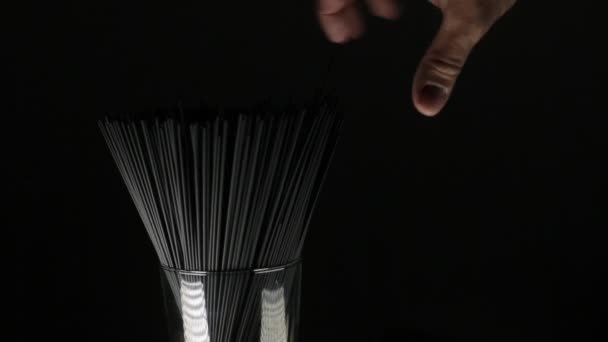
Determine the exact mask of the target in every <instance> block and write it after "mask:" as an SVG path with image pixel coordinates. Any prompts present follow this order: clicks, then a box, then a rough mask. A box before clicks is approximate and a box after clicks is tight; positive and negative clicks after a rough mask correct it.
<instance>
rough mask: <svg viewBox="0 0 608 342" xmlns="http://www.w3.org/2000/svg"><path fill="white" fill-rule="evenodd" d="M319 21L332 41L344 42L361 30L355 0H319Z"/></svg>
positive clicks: (359, 16) (361, 23)
mask: <svg viewBox="0 0 608 342" xmlns="http://www.w3.org/2000/svg"><path fill="white" fill-rule="evenodd" d="M318 14H319V22H320V24H321V27H322V28H323V31H324V32H325V35H326V36H327V38H328V39H329V40H331V41H332V42H334V43H344V42H347V41H349V40H351V39H354V38H357V37H359V36H360V35H361V33H362V32H363V20H362V18H361V13H359V8H357V3H356V0H319V2H318Z"/></svg>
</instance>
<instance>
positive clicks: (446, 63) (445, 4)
mask: <svg viewBox="0 0 608 342" xmlns="http://www.w3.org/2000/svg"><path fill="white" fill-rule="evenodd" d="M430 1H431V3H432V4H433V5H435V6H436V7H438V8H439V9H440V10H441V12H442V13H443V21H442V23H441V27H440V28H439V32H438V33H437V35H436V36H435V39H434V41H433V43H432V44H431V46H430V48H429V49H428V51H427V52H426V54H425V55H424V57H423V58H422V61H421V62H420V65H419V66H418V70H417V71H416V75H415V77H414V83H413V86H412V98H413V101H414V105H415V106H416V108H417V109H418V111H419V112H420V113H422V114H424V115H427V116H433V115H436V114H437V113H439V111H441V109H442V108H443V107H444V106H445V104H446V102H447V101H448V98H449V96H450V94H451V92H452V89H453V87H454V84H455V83H456V79H457V78H458V75H459V74H460V71H461V70H462V68H463V66H464V64H465V62H466V60H467V57H468V56H469V53H470V52H471V50H472V49H473V47H474V46H475V45H476V44H477V43H478V42H479V40H480V39H481V38H482V37H483V36H484V35H485V34H486V32H488V30H489V29H490V27H491V26H492V25H493V24H494V23H495V22H496V21H497V20H498V19H499V18H500V17H501V16H502V15H503V14H505V13H506V12H507V11H508V10H509V9H510V8H511V7H512V6H513V5H514V4H515V1H516V0H430ZM366 3H367V6H368V7H369V9H370V10H371V12H372V13H373V14H374V15H376V16H379V17H382V18H386V19H396V18H398V17H399V15H400V10H399V7H398V6H397V4H396V2H395V0H367V1H366ZM358 5H359V4H358V3H357V0H318V13H319V21H320V23H321V27H322V28H323V30H324V31H325V34H326V35H327V38H328V39H329V40H331V41H333V42H335V43H346V42H348V41H349V40H352V39H356V38H358V37H359V36H360V35H361V34H362V33H363V20H362V17H361V13H360V12H359V6H358Z"/></svg>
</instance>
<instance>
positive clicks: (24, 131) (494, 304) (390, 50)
mask: <svg viewBox="0 0 608 342" xmlns="http://www.w3.org/2000/svg"><path fill="white" fill-rule="evenodd" d="M575 6H576V7H575ZM24 7H25V8H21V9H15V10H11V11H7V14H9V16H13V13H14V14H15V15H16V16H17V17H16V18H17V19H18V20H16V21H17V22H16V23H15V24H11V25H9V26H10V28H9V31H10V32H11V33H14V34H11V35H10V38H9V41H8V45H6V44H5V47H8V48H6V49H5V50H4V54H8V55H9V57H13V58H12V59H11V64H10V65H9V70H10V75H11V77H9V81H13V80H14V86H13V87H11V89H16V93H15V94H9V95H10V98H11V99H12V100H13V101H14V102H9V113H8V115H6V118H7V119H14V118H16V119H17V121H18V122H17V123H16V124H14V125H11V124H7V125H4V126H3V131H4V133H3V137H4V138H5V139H6V140H7V141H6V143H4V147H5V151H6V153H5V154H4V155H5V158H4V160H6V161H7V162H6V166H3V169H6V170H8V171H9V176H8V177H7V178H5V182H6V186H7V188H8V191H7V192H5V194H6V195H5V196H6V198H7V201H6V203H7V204H6V205H5V206H4V209H3V211H5V212H6V213H8V214H12V215H9V216H14V218H15V220H12V222H10V223H9V224H8V225H7V229H5V231H6V232H7V234H11V235H12V234H13V233H16V235H15V236H14V237H15V238H14V240H13V242H14V243H13V245H14V247H15V248H16V252H17V253H16V259H15V260H16V261H11V260H9V264H10V265H15V266H16V270H15V271H14V272H11V273H7V275H6V277H7V279H8V280H7V281H8V282H10V283H12V284H15V285H16V289H15V291H13V292H11V294H14V296H12V295H11V296H9V297H14V298H11V299H14V300H16V304H17V311H16V312H17V316H18V320H19V321H20V322H21V323H24V328H19V336H21V338H22V339H18V340H31V339H33V338H34V337H42V338H43V340H50V339H51V338H52V339H53V340H54V339H55V338H56V337H59V340H72V339H74V340H78V341H83V340H86V341H165V340H166V337H165V326H164V316H163V308H162V302H161V294H160V284H159V274H158V270H157V265H156V257H155V255H154V251H153V250H152V247H151V244H150V243H149V242H148V240H147V237H146V235H145V231H144V229H143V227H142V225H141V223H140V221H139V218H138V217H137V213H136V210H135V209H134V207H133V206H132V204H131V202H130V199H129V197H128V194H127V191H126V189H125V188H124V186H123V185H122V181H121V179H120V177H119V175H118V172H117V171H116V169H115V167H114V164H113V162H112V160H111V158H110V155H109V153H108V151H107V150H106V148H105V146H104V144H103V141H102V139H101V136H100V134H99V132H98V131H97V127H96V120H97V119H99V118H101V116H102V115H104V114H105V113H107V112H113V111H119V112H124V111H139V110H144V109H149V108H154V107H156V106H167V105H172V104H175V103H176V101H178V100H181V101H182V102H184V103H186V104H188V103H197V102H198V101H199V100H201V99H202V100H205V101H207V102H209V103H219V104H228V105H237V104H239V105H247V104H251V103H255V102H257V101H259V100H261V99H264V98H267V97H269V96H270V97H272V98H273V99H274V100H276V101H282V100H284V99H286V98H287V97H288V96H295V97H297V98H304V97H306V96H307V94H309V93H310V92H311V91H312V90H313V89H314V88H315V87H318V86H319V85H321V84H322V82H323V80H324V79H325V78H326V77H325V75H326V70H327V66H328V64H329V61H330V59H331V58H332V56H334V58H335V62H334V64H333V67H332V70H331V72H330V73H329V77H328V78H327V82H328V85H329V86H330V87H331V88H333V89H335V90H336V92H337V95H338V96H339V97H340V99H341V101H342V102H343V104H344V105H345V107H346V111H347V118H346V122H345V127H344V132H343V135H342V138H341V140H340V144H339V146H338V150H337V154H336V156H335V159H334V163H333V164H332V167H331V171H330V174H329V177H328V179H327V182H326V186H325V188H324V190H323V193H322V196H321V198H320V202H319V205H318V210H317V212H316V214H315V218H314V220H313V226H312V229H311V232H310V235H309V238H308V241H307V247H306V249H305V281H304V298H303V321H302V327H303V332H302V339H303V341H319V342H320V341H353V342H356V341H452V340H461V339H463V338H468V339H469V340H472V339H474V340H484V341H577V340H581V341H582V340H587V341H588V340H594V339H596V340H603V339H602V336H604V337H605V335H606V328H605V323H604V321H605V318H606V317H603V316H602V313H603V312H602V311H603V310H605V305H604V303H603V302H602V301H601V300H600V298H601V294H602V293H603V292H604V291H605V287H603V286H602V285H601V284H600V282H599V280H600V278H601V277H602V275H603V273H605V269H606V267H605V263H606V261H607V258H606V256H607V255H606V248H605V244H606V242H605V241H606V240H605V236H606V234H605V233H604V231H605V229H606V228H607V227H608V225H607V223H608V222H607V220H606V214H607V207H606V204H605V203H604V204H602V202H601V200H602V199H604V200H605V197H606V194H607V190H608V187H607V179H608V168H607V167H606V154H607V152H606V151H608V149H607V148H608V146H607V145H608V144H607V143H608V136H607V135H606V131H607V130H606V128H607V126H606V124H605V120H604V118H603V117H604V116H605V115H606V110H605V106H604V105H603V101H602V100H603V98H604V96H605V95H603V94H602V91H603V90H605V87H603V86H602V84H603V83H605V82H606V76H607V75H606V68H605V60H603V59H602V58H601V57H600V55H599V54H600V47H601V45H602V44H603V43H602V42H603V40H602V36H603V33H602V30H601V28H602V22H601V21H598V20H597V19H598V18H594V13H599V10H598V9H595V8H592V7H591V6H589V5H587V4H585V3H583V2H578V3H574V2H569V3H568V4H566V2H557V3H555V2H545V1H520V3H518V4H517V5H516V6H515V8H514V9H513V10H512V11H511V13H509V15H507V16H506V17H505V18H503V19H502V20H501V21H500V23H499V24H498V25H497V26H495V28H494V29H492V31H491V32H490V33H489V35H488V36H487V37H486V38H485V39H484V41H483V42H482V43H481V44H480V45H479V46H478V47H477V49H476V50H475V51H474V53H473V54H472V55H471V57H470V59H469V63H468V64H467V66H466V68H465V72H464V73H463V75H462V77H461V78H460V80H459V82H458V86H457V88H456V90H455V92H454V94H453V98H452V99H451V101H450V103H449V104H448V106H447V108H446V109H445V110H444V112H443V113H442V114H441V115H440V116H438V117H436V118H432V119H431V118H426V117H423V116H421V115H419V114H417V113H416V112H415V110H414V108H413V106H412V104H411V100H410V85H411V79H412V76H413V73H414V71H415V68H416V65H417V63H418V60H419V58H420V57H421V55H422V54H423V52H424V50H425V48H426V47H427V45H428V43H429V42H430V40H431V38H432V36H433V33H434V31H435V30H436V28H437V26H438V24H439V22H440V19H441V17H440V14H439V13H438V12H437V11H436V10H435V9H434V8H433V7H432V6H431V5H430V4H428V3H427V2H426V1H422V0H420V1H406V2H404V7H405V9H404V16H403V18H402V19H401V20H399V21H398V22H385V21H382V20H379V19H376V18H372V17H369V18H368V20H367V23H368V31H367V33H366V35H365V36H364V37H363V38H362V39H361V40H359V41H356V42H353V43H351V44H348V45H346V46H334V45H332V44H330V43H328V42H327V41H326V40H325V39H324V37H323V35H322V33H321V31H320V29H319V27H318V25H317V22H316V18H315V15H314V4H313V2H312V1H294V0H291V1H248V2H242V3H241V2H234V1H230V2H224V1H222V2H220V1H217V2H211V1H187V2H179V3H176V2H166V3H163V2H135V1H129V2H126V1H123V2H120V1H81V2H72V3H57V2H44V3H42V2H41V3H39V4H32V5H30V6H28V5H25V6H24ZM13 45H14V46H13ZM602 48H603V47H602ZM13 104H14V106H13ZM12 110H14V113H15V115H11V111H12ZM7 156H8V157H7ZM7 158H8V159H7Z"/></svg>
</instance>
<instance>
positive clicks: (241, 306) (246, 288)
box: [162, 263, 301, 342]
mask: <svg viewBox="0 0 608 342" xmlns="http://www.w3.org/2000/svg"><path fill="white" fill-rule="evenodd" d="M163 275H164V276H163V277H162V278H163V282H164V285H165V286H164V287H163V288H164V297H165V303H166V309H167V317H168V319H169V333H170V340H171V341H172V342H177V341H179V342H250V341H251V342H254V341H255V342H296V341H297V328H298V319H297V318H298V317H299V304H300V301H299V299H300V291H299V289H300V282H301V265H300V263H294V264H292V265H288V266H285V267H277V268H273V269H267V270H263V271H246V272H210V273H204V272H186V271H179V270H170V269H164V270H163Z"/></svg>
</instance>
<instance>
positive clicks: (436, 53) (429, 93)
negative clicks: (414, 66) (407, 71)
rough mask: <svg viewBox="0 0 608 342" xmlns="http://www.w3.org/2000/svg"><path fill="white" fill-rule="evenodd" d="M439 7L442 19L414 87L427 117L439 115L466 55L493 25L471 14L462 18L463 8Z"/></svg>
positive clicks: (439, 0) (414, 98) (423, 112)
mask: <svg viewBox="0 0 608 342" xmlns="http://www.w3.org/2000/svg"><path fill="white" fill-rule="evenodd" d="M434 1H435V2H441V0H434ZM438 7H440V8H441V9H442V11H443V21H442V23H441V26H440V28H439V31H438V33H437V35H436V36H435V39H434V40H433V42H432V43H431V46H430V47H429V49H428V50H427V52H426V54H425V55H424V57H423V58H422V61H421V62H420V65H419V66H418V70H417V71H416V74H415V76H414V83H413V87H412V98H413V101H414V105H415V106H416V109H418V111H419V112H420V113H422V114H424V115H427V116H434V115H436V114H437V113H439V111H441V109H442V108H443V107H444V106H445V104H446V103H447V101H448V99H449V97H450V94H451V92H452V89H453V88H454V84H455V83H456V80H457V78H458V75H460V72H461V71H462V68H463V67H464V64H465V62H466V60H467V57H468V56H469V54H470V53H471V50H472V49H473V47H474V46H475V45H476V44H477V43H478V42H479V40H480V39H481V37H482V36H483V35H484V33H485V32H486V31H487V29H488V28H489V26H490V25H491V23H489V22H487V21H481V22H480V21H478V20H476V18H474V17H473V18H472V17H471V16H469V15H466V16H464V18H463V16H462V15H461V13H462V12H461V11H450V10H449V6H438Z"/></svg>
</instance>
